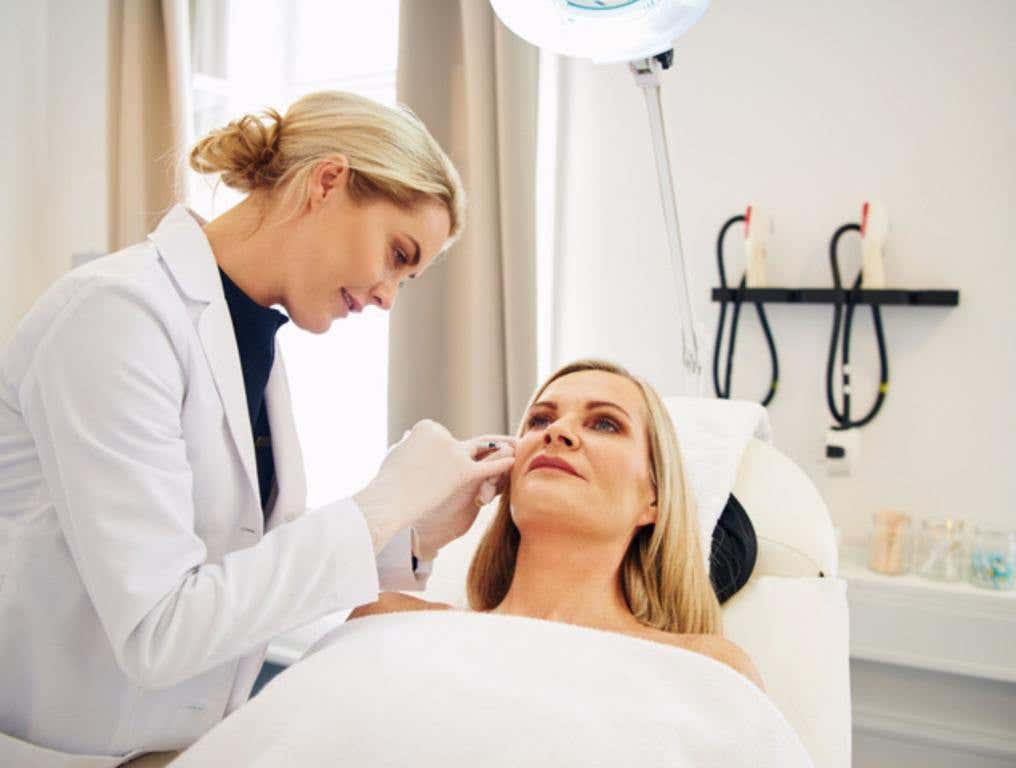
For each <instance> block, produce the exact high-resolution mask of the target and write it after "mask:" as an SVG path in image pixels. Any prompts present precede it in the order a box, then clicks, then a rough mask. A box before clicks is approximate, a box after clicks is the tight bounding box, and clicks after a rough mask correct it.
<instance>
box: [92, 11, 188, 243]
mask: <svg viewBox="0 0 1016 768" xmlns="http://www.w3.org/2000/svg"><path fill="white" fill-rule="evenodd" d="M110 25H111V26H110V35H109V39H110V57H109V61H110V89H109V93H110V104H109V130H110V136H109V142H110V153H109V156H110V169H109V196H110V206H109V215H110V222H109V237H110V246H109V247H110V250H116V249H118V248H123V247H124V246H127V245H130V244H131V243H135V242H138V241H139V240H143V239H144V238H145V235H147V234H148V233H149V232H151V231H152V229H153V228H154V227H155V224H156V223H157V222H158V220H159V219H160V218H161V217H162V215H163V214H164V213H165V212H166V210H168V209H169V208H170V207H172V205H173V204H174V203H175V202H176V200H177V199H182V198H183V196H184V189H185V186H184V184H183V166H182V163H181V157H182V153H183V150H184V148H185V147H186V146H187V145H188V144H189V142H190V134H189V125H190V115H191V110H190V48H189V44H188V40H189V29H188V27H189V22H188V2H187V0H161V1H160V0H113V2H112V3H111V4H110Z"/></svg>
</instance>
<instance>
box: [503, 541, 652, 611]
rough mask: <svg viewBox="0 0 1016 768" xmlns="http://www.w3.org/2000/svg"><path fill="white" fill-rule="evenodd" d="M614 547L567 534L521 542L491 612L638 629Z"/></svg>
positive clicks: (612, 543)
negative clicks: (505, 585)
mask: <svg viewBox="0 0 1016 768" xmlns="http://www.w3.org/2000/svg"><path fill="white" fill-rule="evenodd" d="M623 556H624V551H623V550H622V551H620V552H619V551H618V545H617V543H616V542H606V543H589V542H581V543H579V542H576V541H575V538H574V537H573V536H571V535H568V534H566V533H562V534H557V535H553V534H549V533H546V532H543V531H541V532H540V535H539V536H530V537H528V538H527V537H525V536H523V537H522V540H521V541H520V542H519V550H518V555H517V557H516V559H515V574H514V576H513V577H512V583H511V587H509V589H508V594H507V595H506V596H505V598H504V600H503V601H501V604H500V605H499V606H498V607H497V608H495V609H494V613H506V614H512V615H515V616H530V617H532V618H537V619H548V620H550V621H561V622H565V623H568V624H578V625H581V626H587V627H594V628H596V629H606V630H615V631H626V630H631V629H636V628H638V627H639V626H641V625H640V624H639V622H638V620H637V619H636V618H635V617H634V616H633V615H632V614H631V611H630V610H629V608H628V604H627V603H626V602H625V599H624V594H623V592H622V591H621V584H620V579H619V578H618V571H619V568H620V564H621V560H622V558H623Z"/></svg>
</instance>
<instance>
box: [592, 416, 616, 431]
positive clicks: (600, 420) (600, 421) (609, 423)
mask: <svg viewBox="0 0 1016 768" xmlns="http://www.w3.org/2000/svg"><path fill="white" fill-rule="evenodd" d="M604 424H605V425H606V427H607V428H606V429H602V425H604ZM593 429H596V430H599V431H600V432H620V431H621V426H620V425H619V424H618V423H617V422H616V421H614V420H613V419H610V418H607V417H606V416H598V417H596V420H595V421H594V422H593Z"/></svg>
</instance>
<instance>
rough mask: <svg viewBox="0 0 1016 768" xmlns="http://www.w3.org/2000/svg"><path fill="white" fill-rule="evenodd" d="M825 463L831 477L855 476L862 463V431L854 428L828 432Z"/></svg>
mask: <svg viewBox="0 0 1016 768" xmlns="http://www.w3.org/2000/svg"><path fill="white" fill-rule="evenodd" d="M825 461H826V471H828V472H829V474H830V475H850V474H853V472H854V470H855V469H856V468H857V466H858V464H859V463H860V461H861V430H860V429H857V428H856V427H853V428H851V429H839V430H837V429H830V430H829V431H828V432H826V440H825Z"/></svg>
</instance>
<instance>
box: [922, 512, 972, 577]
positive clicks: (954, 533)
mask: <svg viewBox="0 0 1016 768" xmlns="http://www.w3.org/2000/svg"><path fill="white" fill-rule="evenodd" d="M965 527H966V526H965V524H964V522H963V521H962V520H952V519H949V518H946V519H944V520H935V519H929V520H924V521H923V522H922V523H921V535H920V538H919V539H918V541H917V557H916V558H915V560H914V563H915V570H916V571H917V573H918V574H919V575H920V576H923V577H924V578H926V579H937V580H938V581H959V580H960V579H962V578H963V576H964V572H965V569H966V562H967V557H966V547H965V546H964V528H965Z"/></svg>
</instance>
